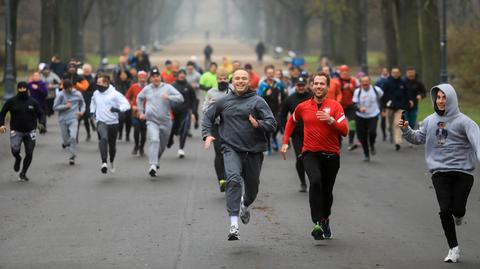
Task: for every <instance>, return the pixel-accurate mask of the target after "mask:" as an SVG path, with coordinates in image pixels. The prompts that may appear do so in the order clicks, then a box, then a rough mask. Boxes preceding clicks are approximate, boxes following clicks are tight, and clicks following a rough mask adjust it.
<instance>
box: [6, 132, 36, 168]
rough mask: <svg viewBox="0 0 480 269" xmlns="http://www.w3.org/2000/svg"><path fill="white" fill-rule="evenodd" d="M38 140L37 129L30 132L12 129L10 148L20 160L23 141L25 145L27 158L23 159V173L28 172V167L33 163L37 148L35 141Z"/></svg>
mask: <svg viewBox="0 0 480 269" xmlns="http://www.w3.org/2000/svg"><path fill="white" fill-rule="evenodd" d="M36 140H37V133H36V131H35V130H33V131H30V132H17V131H14V130H12V131H11V132H10V148H11V150H12V154H13V156H14V157H15V159H17V160H19V159H21V158H22V157H21V156H20V150H21V147H22V143H23V144H24V146H25V158H24V159H23V166H22V171H21V174H23V175H25V174H27V170H28V167H29V166H30V164H31V163H32V159H33V150H34V149H35V141H36Z"/></svg>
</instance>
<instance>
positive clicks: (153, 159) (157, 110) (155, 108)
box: [137, 67, 183, 177]
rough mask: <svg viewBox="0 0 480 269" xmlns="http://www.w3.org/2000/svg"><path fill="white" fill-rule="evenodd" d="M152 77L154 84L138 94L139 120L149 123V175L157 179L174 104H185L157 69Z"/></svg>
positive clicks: (153, 70)
mask: <svg viewBox="0 0 480 269" xmlns="http://www.w3.org/2000/svg"><path fill="white" fill-rule="evenodd" d="M150 76H151V79H152V83H151V84H149V85H147V86H145V88H143V89H142V91H141V92H140V93H139V94H138V96H137V107H138V113H139V116H138V117H139V119H140V120H146V121H147V136H148V140H149V146H148V160H149V163H150V168H149V170H148V173H149V174H150V176H152V177H155V176H156V175H157V170H158V168H159V164H158V161H159V159H160V157H162V154H163V152H164V151H165V147H166V146H167V143H168V138H169V137H170V131H171V129H172V104H181V103H183V96H182V94H181V93H180V92H179V91H177V90H176V89H175V88H174V87H173V86H172V85H170V84H166V83H163V82H162V77H161V76H160V71H159V69H158V68H157V67H154V68H153V69H152V71H151V75H150Z"/></svg>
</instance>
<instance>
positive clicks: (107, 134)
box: [97, 121, 118, 163]
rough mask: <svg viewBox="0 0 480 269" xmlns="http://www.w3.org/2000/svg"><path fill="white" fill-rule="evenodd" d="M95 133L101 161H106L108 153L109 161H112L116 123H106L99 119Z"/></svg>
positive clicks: (115, 147)
mask: <svg viewBox="0 0 480 269" xmlns="http://www.w3.org/2000/svg"><path fill="white" fill-rule="evenodd" d="M97 133H98V147H99V148H100V156H101V158H102V163H106V162H107V158H108V153H109V155H110V162H113V161H114V160H115V154H116V152H117V133H118V124H108V125H107V124H106V123H104V122H101V121H99V122H98V123H97ZM107 152H108V153H107Z"/></svg>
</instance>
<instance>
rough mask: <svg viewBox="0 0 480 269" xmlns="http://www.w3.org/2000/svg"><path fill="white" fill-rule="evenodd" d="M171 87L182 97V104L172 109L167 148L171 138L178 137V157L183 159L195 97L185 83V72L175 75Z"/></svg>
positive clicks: (171, 142) (182, 70)
mask: <svg viewBox="0 0 480 269" xmlns="http://www.w3.org/2000/svg"><path fill="white" fill-rule="evenodd" d="M172 86H173V87H174V88H175V89H177V91H179V92H180V93H181V94H182V96H183V103H181V104H177V105H175V106H174V107H173V125H172V131H171V132H170V138H169V139H168V144H167V147H168V148H170V147H171V146H172V145H173V136H174V135H178V136H180V147H179V149H178V157H179V158H180V159H182V158H183V157H185V151H184V148H185V142H186V141H187V136H188V131H189V130H190V121H191V119H192V118H191V114H192V112H193V111H196V106H197V102H196V100H197V95H196V94H195V90H194V89H193V87H192V86H191V85H190V83H188V81H187V72H186V71H185V70H184V69H181V70H180V71H178V73H177V80H176V81H175V82H174V83H173V84H172Z"/></svg>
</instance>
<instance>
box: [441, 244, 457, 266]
mask: <svg viewBox="0 0 480 269" xmlns="http://www.w3.org/2000/svg"><path fill="white" fill-rule="evenodd" d="M459 259H460V249H459V248H458V246H456V247H454V248H451V249H449V250H448V255H447V257H445V259H443V261H444V262H448V263H456V262H458V260H459Z"/></svg>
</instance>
